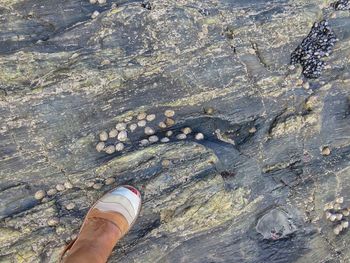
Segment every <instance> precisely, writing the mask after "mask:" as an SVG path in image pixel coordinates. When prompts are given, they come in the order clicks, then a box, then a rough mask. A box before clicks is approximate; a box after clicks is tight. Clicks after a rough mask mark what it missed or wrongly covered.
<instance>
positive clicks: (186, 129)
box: [182, 127, 192, 135]
mask: <svg viewBox="0 0 350 263" xmlns="http://www.w3.org/2000/svg"><path fill="white" fill-rule="evenodd" d="M182 132H183V133H184V134H186V135H187V134H190V133H191V132H192V129H191V128H190V127H185V128H183V129H182Z"/></svg>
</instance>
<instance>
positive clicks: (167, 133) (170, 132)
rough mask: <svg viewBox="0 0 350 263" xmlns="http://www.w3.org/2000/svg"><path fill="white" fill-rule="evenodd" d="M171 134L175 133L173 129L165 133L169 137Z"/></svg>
mask: <svg viewBox="0 0 350 263" xmlns="http://www.w3.org/2000/svg"><path fill="white" fill-rule="evenodd" d="M171 135H173V131H167V132H166V133H165V136H167V137H170V136H171Z"/></svg>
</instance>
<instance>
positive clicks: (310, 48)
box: [291, 20, 337, 78]
mask: <svg viewBox="0 0 350 263" xmlns="http://www.w3.org/2000/svg"><path fill="white" fill-rule="evenodd" d="M336 42H337V38H336V36H335V34H334V32H333V31H332V29H331V28H330V26H329V25H328V22H327V21H326V20H322V21H321V22H319V23H317V22H316V23H315V24H314V25H313V27H312V29H311V31H310V33H309V35H308V36H307V37H306V38H304V40H303V41H302V42H301V44H300V45H299V46H298V47H297V48H296V49H295V50H294V51H293V53H292V56H291V64H298V63H300V64H301V65H302V67H303V74H304V76H305V77H307V78H318V77H319V76H320V75H321V72H322V70H323V69H324V66H325V62H324V61H322V60H321V59H322V58H323V57H328V56H329V55H330V54H331V52H332V50H333V47H334V45H335V43H336Z"/></svg>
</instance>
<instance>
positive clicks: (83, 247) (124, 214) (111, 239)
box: [62, 185, 141, 263]
mask: <svg viewBox="0 0 350 263" xmlns="http://www.w3.org/2000/svg"><path fill="white" fill-rule="evenodd" d="M140 209H141V194H140V192H139V191H138V190H137V189H136V188H134V187H132V186H128V185H124V186H119V187H117V188H115V189H113V190H112V191H110V192H108V193H107V194H105V195H104V196H103V197H102V198H100V199H99V200H98V201H97V202H96V203H95V204H94V205H93V206H92V207H91V209H90V210H89V212H88V213H87V215H86V217H85V220H84V222H83V225H82V227H81V229H80V232H79V235H78V237H77V239H76V240H75V241H72V242H71V244H69V245H68V246H67V248H66V249H65V250H64V252H63V253H62V257H64V260H63V262H65V263H72V262H74V263H79V262H91V263H97V262H98V263H100V262H101V263H102V262H106V261H107V259H108V257H109V255H110V254H111V252H112V249H113V247H114V246H115V244H116V243H117V241H118V240H119V239H121V238H122V237H123V236H124V235H125V234H126V233H127V232H128V231H129V229H130V228H131V227H132V226H133V224H134V223H135V221H136V219H137V217H138V215H139V213H140Z"/></svg>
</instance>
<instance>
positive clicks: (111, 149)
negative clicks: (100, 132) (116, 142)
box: [105, 145, 115, 154]
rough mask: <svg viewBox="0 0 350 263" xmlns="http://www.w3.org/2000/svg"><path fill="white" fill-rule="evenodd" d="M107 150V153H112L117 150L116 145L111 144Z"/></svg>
mask: <svg viewBox="0 0 350 263" xmlns="http://www.w3.org/2000/svg"><path fill="white" fill-rule="evenodd" d="M105 152H106V153H107V154H112V153H114V152H115V147H114V146H113V145H109V146H107V147H106V149H105Z"/></svg>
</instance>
